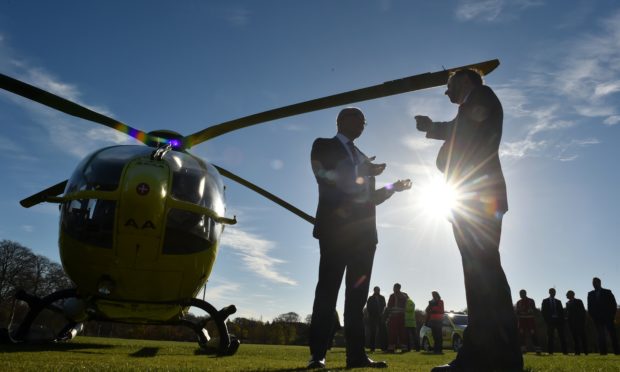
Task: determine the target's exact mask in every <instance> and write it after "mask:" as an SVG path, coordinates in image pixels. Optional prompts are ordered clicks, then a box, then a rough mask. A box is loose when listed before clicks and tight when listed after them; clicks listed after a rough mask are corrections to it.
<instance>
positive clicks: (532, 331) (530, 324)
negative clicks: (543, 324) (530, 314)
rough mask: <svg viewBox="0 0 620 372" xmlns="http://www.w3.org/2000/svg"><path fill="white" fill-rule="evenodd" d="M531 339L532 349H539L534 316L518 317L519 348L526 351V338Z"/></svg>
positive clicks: (537, 350)
mask: <svg viewBox="0 0 620 372" xmlns="http://www.w3.org/2000/svg"><path fill="white" fill-rule="evenodd" d="M528 335H529V337H530V338H531V340H532V346H533V347H534V351H536V352H539V351H540V344H539V343H538V336H537V334H536V322H535V321H534V318H520V319H519V336H520V338H521V349H522V351H523V352H526V351H527V338H528Z"/></svg>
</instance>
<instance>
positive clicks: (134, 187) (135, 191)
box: [116, 157, 170, 268]
mask: <svg viewBox="0 0 620 372" xmlns="http://www.w3.org/2000/svg"><path fill="white" fill-rule="evenodd" d="M169 177H170V169H169V167H168V164H167V163H166V162H165V161H161V160H151V159H150V158H148V157H143V158H138V159H134V160H132V161H131V162H129V163H128V164H127V166H126V168H125V173H124V175H123V178H122V179H121V185H120V187H121V196H120V200H119V203H118V214H117V216H118V221H117V224H116V226H117V244H116V250H117V251H116V255H117V256H118V257H119V259H120V260H119V261H120V262H119V264H120V265H121V266H126V267H135V268H141V267H142V268H148V267H149V264H150V263H152V262H154V261H156V260H157V258H158V256H159V251H160V246H161V238H162V236H163V231H164V228H165V225H164V221H165V219H164V216H165V207H166V196H167V194H168V180H169Z"/></svg>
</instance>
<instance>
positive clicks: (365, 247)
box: [309, 239, 375, 361]
mask: <svg viewBox="0 0 620 372" xmlns="http://www.w3.org/2000/svg"><path fill="white" fill-rule="evenodd" d="M319 245H320V248H321V259H320V262H319V279H318V282H317V285H316V291H315V295H314V305H313V307H312V322H311V324H310V335H309V344H310V353H311V354H312V358H313V359H315V360H320V359H323V358H325V354H326V352H327V346H328V342H329V335H330V330H331V327H332V319H333V315H334V311H335V309H336V301H337V299H338V291H339V290H340V285H341V283H342V277H343V276H344V273H345V269H346V277H345V285H346V290H345V300H344V333H345V341H346V348H347V360H348V361H357V360H359V359H361V358H363V357H365V356H366V352H365V350H364V340H365V335H364V314H363V310H364V304H365V303H366V296H367V295H368V288H369V283H370V274H371V271H372V263H373V259H374V255H375V244H368V243H363V242H362V243H357V244H355V243H353V242H347V241H343V240H337V239H336V240H325V239H321V240H319Z"/></svg>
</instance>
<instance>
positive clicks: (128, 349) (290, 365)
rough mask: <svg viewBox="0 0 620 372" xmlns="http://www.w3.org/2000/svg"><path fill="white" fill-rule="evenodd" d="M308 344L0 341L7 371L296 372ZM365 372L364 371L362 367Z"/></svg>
mask: <svg viewBox="0 0 620 372" xmlns="http://www.w3.org/2000/svg"><path fill="white" fill-rule="evenodd" d="M454 355H455V354H454V353H453V352H449V351H447V352H446V353H445V354H444V355H432V354H425V353H415V352H412V353H405V354H383V353H375V354H371V357H372V358H374V359H376V360H386V361H387V362H388V364H389V369H388V370H389V371H426V372H428V371H430V370H431V368H432V367H434V366H436V365H439V364H443V363H446V362H449V361H450V360H452V359H453V358H454ZM308 356H309V355H308V348H306V347H300V346H275V345H246V344H242V345H241V347H240V348H239V351H238V352H237V354H235V355H234V356H231V357H215V356H211V355H202V354H200V352H199V350H198V345H197V344H196V343H190V342H170V341H146V340H122V339H109V338H95V337H77V338H76V339H75V340H73V341H72V342H71V343H65V344H32V345H27V344H18V345H6V344H5V345H0V370H2V371H78V370H79V371H132V370H133V371H147V370H148V371H294V370H303V369H304V367H305V365H306V362H307V360H308ZM327 363H328V367H329V369H330V370H341V369H344V368H345V353H344V349H342V348H335V349H333V350H331V351H330V352H329V353H328V355H327ZM525 366H526V370H527V371H530V372H547V371H615V372H620V356H616V355H606V356H600V355H594V354H590V355H588V356H584V355H582V356H575V355H562V354H559V355H553V356H548V355H542V356H537V355H534V354H527V355H526V356H525ZM356 371H357V370H356ZM359 371H363V370H359Z"/></svg>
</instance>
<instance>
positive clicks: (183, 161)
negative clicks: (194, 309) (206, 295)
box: [59, 145, 234, 323]
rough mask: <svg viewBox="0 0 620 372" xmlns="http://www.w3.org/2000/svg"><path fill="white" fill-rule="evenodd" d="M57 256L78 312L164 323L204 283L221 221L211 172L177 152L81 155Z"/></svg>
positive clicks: (117, 149)
mask: <svg viewBox="0 0 620 372" xmlns="http://www.w3.org/2000/svg"><path fill="white" fill-rule="evenodd" d="M60 210H61V219H60V233H59V247H60V257H61V260H62V264H63V266H64V268H65V271H66V272H67V274H68V275H69V277H70V278H71V279H72V280H73V281H74V283H75V284H76V286H77V289H78V293H79V294H80V296H81V298H82V299H84V300H85V303H86V309H85V311H87V312H91V313H96V314H97V315H98V317H99V318H101V317H103V318H107V319H110V320H120V321H128V322H142V323H145V322H158V321H168V320H170V319H173V318H175V317H178V316H180V315H182V313H183V312H184V311H185V310H186V309H185V308H183V306H182V305H180V303H182V302H183V301H185V300H189V299H191V298H193V297H195V296H196V295H197V293H198V292H199V291H200V289H201V288H202V286H203V285H204V284H205V282H206V281H207V279H208V278H209V275H210V274H211V270H212V268H213V264H214V262H215V258H216V255H217V250H218V243H219V239H220V235H221V233H222V231H223V228H224V224H227V223H234V221H233V220H229V219H226V218H224V217H223V215H224V212H225V203H224V185H223V182H222V180H221V177H220V175H219V173H218V171H217V170H216V169H215V168H214V167H213V166H212V165H210V164H208V163H206V162H204V161H203V160H201V159H199V158H197V157H195V156H193V155H191V154H189V153H186V152H181V151H164V152H163V155H162V154H161V153H160V154H159V155H156V151H154V149H153V148H151V147H146V146H137V145H135V146H134V145H123V146H112V147H107V148H103V149H100V150H97V151H95V152H93V153H92V154H90V155H88V156H87V157H86V158H84V159H83V160H82V162H81V163H80V164H79V165H78V166H77V168H76V169H75V171H74V173H73V175H72V176H71V178H70V179H69V181H68V183H67V186H66V188H65V193H64V195H63V196H62V201H61V207H60Z"/></svg>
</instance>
